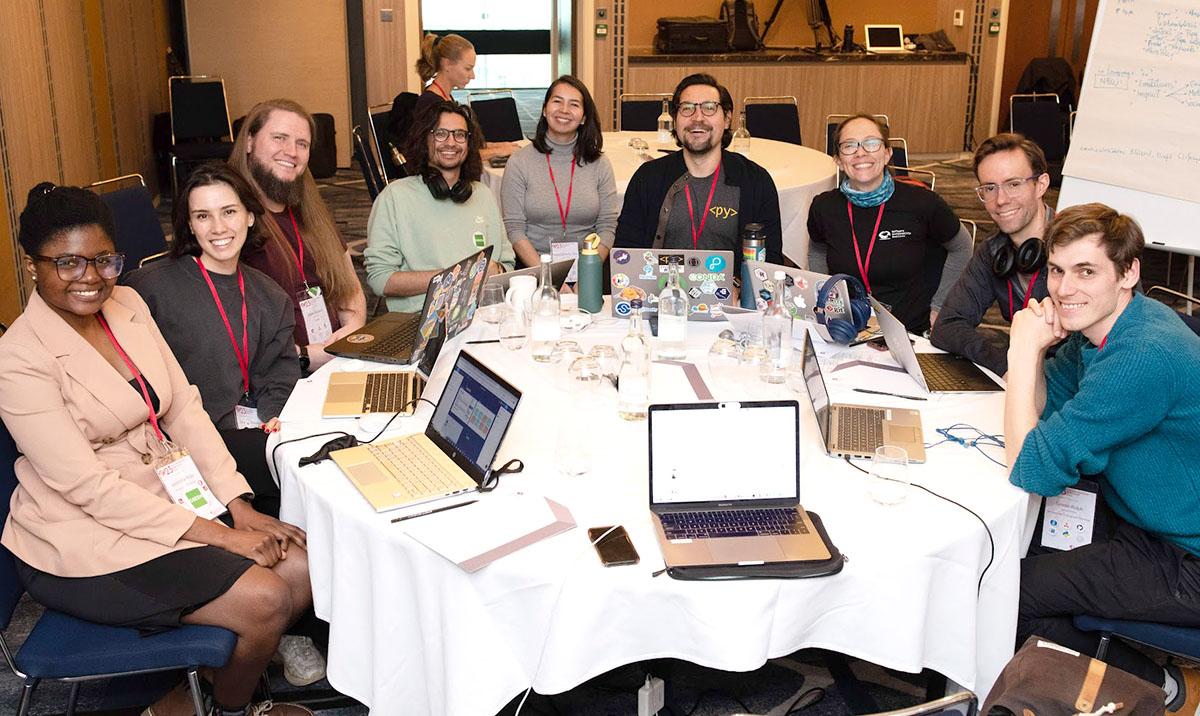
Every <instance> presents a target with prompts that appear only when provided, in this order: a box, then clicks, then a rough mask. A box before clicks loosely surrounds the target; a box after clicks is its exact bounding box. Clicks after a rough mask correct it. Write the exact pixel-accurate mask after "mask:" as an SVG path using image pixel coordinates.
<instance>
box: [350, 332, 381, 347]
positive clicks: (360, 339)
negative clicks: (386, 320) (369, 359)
mask: <svg viewBox="0 0 1200 716" xmlns="http://www.w3.org/2000/svg"><path fill="white" fill-rule="evenodd" d="M373 340H375V336H373V335H371V334H370V333H355V334H353V335H350V336H346V342H347V343H354V344H356V345H359V344H362V343H370V342H371V341H373Z"/></svg>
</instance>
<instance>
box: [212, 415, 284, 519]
mask: <svg viewBox="0 0 1200 716" xmlns="http://www.w3.org/2000/svg"><path fill="white" fill-rule="evenodd" d="M219 432H220V433H221V439H223V440H224V441H225V447H226V448H228V449H229V454H230V455H233V461H234V462H236V463H237V469H238V472H240V473H242V476H243V477H245V478H246V482H248V483H250V489H251V490H254V499H253V500H252V501H251V503H250V504H251V505H253V506H254V509H256V510H258V511H259V512H261V513H263V514H264V515H270V516H272V517H279V485H276V484H275V478H273V477H271V470H270V468H268V467H267V434H266V433H264V432H263V431H262V430H260V429H258V428H250V429H247V430H221V431H219Z"/></svg>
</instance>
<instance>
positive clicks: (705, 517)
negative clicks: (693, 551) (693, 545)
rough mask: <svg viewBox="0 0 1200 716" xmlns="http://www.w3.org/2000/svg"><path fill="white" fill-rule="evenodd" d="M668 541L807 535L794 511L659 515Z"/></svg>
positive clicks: (766, 510)
mask: <svg viewBox="0 0 1200 716" xmlns="http://www.w3.org/2000/svg"><path fill="white" fill-rule="evenodd" d="M659 518H660V519H661V520H662V526H663V531H664V532H666V535H667V539H701V538H706V537H759V536H762V535H797V534H808V526H807V525H805V523H804V521H803V520H801V519H800V518H799V515H798V514H797V513H796V508H794V507H779V508H770V509H763V510H714V511H710V512H667V513H663V514H660V515H659Z"/></svg>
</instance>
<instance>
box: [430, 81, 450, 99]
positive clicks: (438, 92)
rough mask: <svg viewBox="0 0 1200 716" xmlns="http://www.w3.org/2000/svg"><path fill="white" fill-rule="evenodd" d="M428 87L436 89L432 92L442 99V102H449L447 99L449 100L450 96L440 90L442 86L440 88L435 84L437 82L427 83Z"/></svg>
mask: <svg viewBox="0 0 1200 716" xmlns="http://www.w3.org/2000/svg"><path fill="white" fill-rule="evenodd" d="M429 86H430V87H437V89H435V90H434V94H437V95H438V96H440V97H441V98H442V99H444V100H449V99H450V95H449V94H447V93H446V90H444V89H442V86H441V85H439V84H438V83H437V80H434V81H432V82H430V83H429Z"/></svg>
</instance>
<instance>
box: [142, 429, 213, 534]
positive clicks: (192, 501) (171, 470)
mask: <svg viewBox="0 0 1200 716" xmlns="http://www.w3.org/2000/svg"><path fill="white" fill-rule="evenodd" d="M154 472H155V473H157V474H158V479H159V480H160V481H161V482H162V484H163V487H164V488H166V490H167V496H168V497H170V498H171V501H172V502H174V503H175V504H177V505H180V506H182V507H186V508H187V509H189V510H191V511H192V512H193V513H195V514H196V515H197V516H198V517H203V518H204V519H206V520H211V519H215V518H217V517H219V516H221V515H223V514H225V505H222V504H221V503H220V502H219V501H218V500H217V498H216V497H214V496H213V493H212V490H210V489H209V487H208V483H207V482H205V481H204V476H202V475H201V474H200V470H199V469H198V468H197V467H196V463H195V462H193V461H192V456H191V455H189V454H188V451H187V448H175V447H172V449H171V450H170V451H169V452H168V453H167V454H166V455H163V456H162V457H160V458H158V459H157V460H155V462H154Z"/></svg>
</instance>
